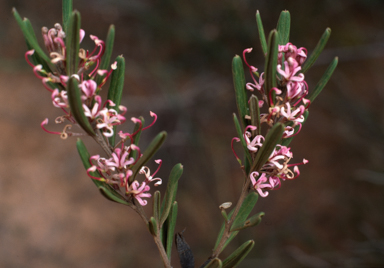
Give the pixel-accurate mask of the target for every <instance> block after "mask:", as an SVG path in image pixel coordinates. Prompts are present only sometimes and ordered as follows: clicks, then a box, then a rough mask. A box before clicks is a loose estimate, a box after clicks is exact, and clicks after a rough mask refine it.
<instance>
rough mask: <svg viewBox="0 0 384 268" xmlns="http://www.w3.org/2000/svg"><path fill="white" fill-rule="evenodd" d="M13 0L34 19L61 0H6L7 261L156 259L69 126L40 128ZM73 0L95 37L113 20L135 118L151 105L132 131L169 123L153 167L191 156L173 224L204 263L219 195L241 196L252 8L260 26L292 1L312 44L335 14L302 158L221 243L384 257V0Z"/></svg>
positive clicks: (41, 106) (305, 259) (262, 251)
mask: <svg viewBox="0 0 384 268" xmlns="http://www.w3.org/2000/svg"><path fill="white" fill-rule="evenodd" d="M12 7H16V8H17V10H18V11H19V13H20V14H21V16H23V17H24V16H25V17H28V18H29V19H30V20H31V21H32V23H33V25H34V27H35V31H36V33H39V32H40V29H41V27H42V26H49V27H52V26H53V24H54V23H55V22H61V1H48V0H36V1H31V0H17V1H7V0H0V81H1V83H0V98H1V106H0V128H1V139H0V156H1V161H0V167H1V169H0V170H1V171H0V178H1V179H0V267H93V268H99V267H100V268H102V267H161V264H160V258H159V256H158V253H157V250H156V247H155V245H154V243H153V241H152V239H151V236H150V235H149V234H148V231H147V230H146V228H145V226H143V224H142V222H141V220H140V219H139V217H138V216H137V215H136V214H135V213H134V212H133V211H130V210H129V209H128V208H126V207H124V206H122V205H118V204H114V203H111V202H109V201H107V200H105V199H104V198H103V197H102V196H101V195H100V194H99V193H98V191H97V189H96V188H95V187H94V185H93V183H92V182H91V181H90V179H89V178H88V177H87V175H86V173H85V170H84V169H83V167H82V164H81V163H80V160H79V157H78V155H77V152H76V149H75V139H68V140H65V141H62V140H60V138H59V137H57V136H54V135H49V134H46V133H45V132H43V131H42V130H41V129H40V126H39V124H40V122H41V121H42V120H43V119H44V118H46V117H48V118H49V119H50V120H51V122H53V119H54V118H55V117H56V116H57V115H59V113H58V111H57V109H56V108H54V107H53V106H52V105H51V102H50V95H49V93H48V92H47V91H46V90H45V89H44V88H43V86H42V84H41V82H40V81H39V80H38V79H37V78H35V77H34V75H33V73H32V70H31V69H30V68H29V66H28V65H27V64H26V63H25V61H24V57H23V56H24V52H25V50H26V46H25V42H24V40H23V37H22V34H21V31H20V30H19V28H18V26H17V24H16V22H15V20H14V19H13V17H12V15H11V8H12ZM74 7H75V8H76V9H78V10H79V11H80V12H81V15H82V28H83V29H84V30H85V31H86V33H87V34H94V35H97V36H98V37H100V38H102V39H104V38H105V35H106V32H107V29H108V27H109V24H111V23H113V24H115V26H116V33H117V35H116V41H115V49H114V51H115V54H114V57H115V56H117V55H120V54H123V55H124V56H125V58H126V62H127V67H126V83H125V85H126V86H125V92H124V93H125V95H124V99H123V101H122V104H124V105H126V106H127V108H128V113H129V116H128V117H130V116H136V117H137V116H139V115H144V116H145V117H146V119H147V121H149V120H150V118H149V110H152V111H154V112H156V113H157V114H158V116H159V120H158V122H157V123H156V125H155V126H154V127H153V128H151V129H150V130H148V131H147V133H145V135H143V139H142V143H141V145H142V146H143V145H145V144H148V142H149V141H150V139H151V137H153V136H154V135H155V134H156V133H157V132H159V131H160V130H166V131H167V132H168V134H169V137H168V139H167V141H166V143H165V145H164V146H163V148H162V149H161V150H160V152H159V153H158V154H157V157H159V158H162V159H163V161H164V162H163V163H164V165H163V167H162V169H161V171H160V173H159V175H160V176H161V177H162V178H164V179H166V178H167V176H168V174H169V171H170V169H171V167H172V166H173V165H174V164H176V163H178V162H181V163H183V164H184V167H185V171H184V175H183V177H182V180H181V181H180V183H179V187H180V190H179V193H178V198H177V199H178V201H179V216H178V225H177V231H182V230H183V229H186V231H185V232H184V235H185V238H186V240H187V241H188V243H189V244H190V246H191V248H192V250H193V252H194V254H195V257H196V263H197V265H201V263H202V262H203V261H204V260H205V259H206V258H207V257H208V256H209V254H210V252H211V248H212V247H213V245H214V242H215V239H216V234H217V230H218V228H219V227H220V224H221V216H220V213H219V210H218V206H219V205H220V204H221V203H223V202H226V201H232V202H235V201H236V198H237V196H238V194H239V187H240V183H241V182H240V181H241V172H240V170H239V168H238V164H237V162H236V160H235V158H234V157H233V155H232V152H231V149H230V141H231V138H232V137H233V136H235V135H236V133H235V128H234V126H233V123H232V119H231V115H232V113H233V112H235V111H236V106H235V100H234V93H233V88H232V78H231V60H232V57H233V56H234V55H235V54H240V53H242V50H243V49H244V48H248V47H254V52H253V54H252V55H251V56H250V57H249V61H250V62H252V63H253V65H255V66H256V67H260V68H261V69H262V68H263V67H262V66H263V56H262V54H261V50H260V45H259V41H258V34H257V29H256V22H255V12H256V10H257V9H258V10H260V13H261V17H262V19H263V23H264V27H265V29H266V31H269V30H271V29H272V28H274V27H275V25H276V22H277V19H278V16H279V14H280V11H281V10H283V9H288V10H289V11H290V13H291V16H292V28H291V41H292V42H293V43H294V44H295V45H297V46H305V47H307V48H308V50H309V52H311V51H312V49H313V48H314V46H315V45H316V43H317V40H318V39H319V37H320V36H321V34H322V33H323V31H324V30H325V28H326V27H330V28H331V29H332V36H331V38H330V40H329V43H328V45H327V48H326V50H325V51H324V53H323V55H322V56H321V58H320V59H319V60H318V63H317V65H316V66H314V67H313V68H312V69H311V70H310V71H309V72H308V73H307V74H306V79H307V81H308V84H309V86H310V89H311V88H312V89H313V88H314V86H315V84H316V83H317V81H318V79H319V78H320V76H321V75H322V73H323V72H324V70H325V69H326V67H327V65H328V63H329V62H330V61H331V59H332V58H333V57H334V56H336V55H338V56H339V60H340V61H339V66H338V68H337V70H336V72H335V74H334V77H333V79H332V80H331V81H330V82H329V84H328V85H327V87H326V88H325V90H324V91H323V93H322V94H321V95H320V96H319V97H318V99H316V101H315V102H314V103H313V105H312V106H311V109H310V117H309V120H308V121H307V123H306V124H305V125H304V128H303V130H302V132H301V133H300V135H299V136H298V137H297V138H296V139H295V140H294V142H293V143H292V144H291V146H292V147H293V152H294V156H295V158H294V160H296V161H299V160H301V159H302V158H303V157H305V158H307V159H309V161H310V162H309V164H308V165H306V166H304V167H302V168H301V171H302V174H301V176H300V177H299V178H298V179H296V180H294V181H289V182H285V183H283V185H282V187H281V189H280V190H277V191H274V192H271V193H270V195H269V196H268V197H267V198H264V199H263V198H260V200H259V202H258V204H257V206H256V210H255V211H264V212H266V216H265V217H264V218H263V222H262V223H261V224H260V225H259V226H258V227H256V228H253V229H250V230H246V231H243V232H242V233H240V235H238V237H237V239H235V240H234V241H233V242H232V243H231V244H230V246H228V248H227V250H226V251H225V252H224V253H223V257H224V256H227V255H228V254H229V253H230V252H232V251H233V250H234V249H235V248H236V247H237V246H239V245H241V244H242V243H243V242H244V241H246V240H247V239H254V240H255V241H256V244H255V247H254V249H253V250H252V252H251V253H250V255H249V256H248V257H247V259H246V261H244V262H243V263H242V265H241V266H240V267H314V268H317V267H319V268H321V267H384V256H383V251H384V239H383V235H384V225H383V223H384V214H383V202H384V195H383V187H384V168H383V163H384V146H383V145H384V143H383V141H384V129H383V124H384V117H383V115H384V111H383V103H384V86H383V85H384V76H383V75H382V74H383V71H384V64H383V60H384V2H383V1H380V0H356V1H347V0H344V1H343V0H341V1H332V0H318V1H312V0H297V1H282V0H273V1H268V0H259V1H251V0H236V1H235V0H193V1H191V0H182V1H180V0H178V1H177V0H158V1H155V0H146V1H143V0H129V1H127V0H110V1H102V0H93V1H85V0H78V1H74ZM87 45H88V48H91V42H90V41H89V39H87V41H85V43H84V46H85V47H86V46H87ZM52 126H53V125H52ZM86 142H87V145H88V146H89V149H90V151H91V152H92V153H94V154H96V153H99V152H100V151H99V150H98V148H97V147H95V146H93V144H92V141H91V140H86ZM151 167H152V168H154V167H155V165H152V166H151ZM161 189H164V188H161ZM148 209H150V206H148ZM174 253H175V252H174ZM174 257H175V258H174V260H173V265H174V267H179V265H178V262H177V258H176V256H174Z"/></svg>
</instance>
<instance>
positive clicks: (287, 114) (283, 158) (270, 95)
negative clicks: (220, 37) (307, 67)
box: [233, 43, 310, 197]
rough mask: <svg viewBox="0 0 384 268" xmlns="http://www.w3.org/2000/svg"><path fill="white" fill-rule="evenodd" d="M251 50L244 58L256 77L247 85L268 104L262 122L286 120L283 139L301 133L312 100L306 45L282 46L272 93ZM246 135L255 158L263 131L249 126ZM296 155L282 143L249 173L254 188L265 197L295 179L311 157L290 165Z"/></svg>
mask: <svg viewBox="0 0 384 268" xmlns="http://www.w3.org/2000/svg"><path fill="white" fill-rule="evenodd" d="M251 51H252V48H248V49H245V50H244V51H243V58H244V61H245V63H246V65H247V66H248V68H249V71H250V74H251V77H252V80H253V83H247V84H246V88H247V89H248V90H250V91H254V90H255V89H256V90H257V91H258V92H259V93H260V95H261V96H262V99H261V100H260V101H259V103H258V104H259V107H260V108H262V107H265V106H267V108H266V110H267V112H266V113H262V114H260V124H263V123H264V124H266V125H267V126H268V128H271V127H272V126H273V125H274V124H275V123H277V122H280V123H283V124H284V126H285V129H284V133H283V139H286V138H290V137H293V136H295V135H297V134H298V133H299V132H300V130H301V126H302V123H303V122H304V113H305V111H306V110H307V109H308V107H309V105H310V101H309V100H308V99H306V98H305V97H306V96H307V95H308V84H307V83H306V82H305V80H304V74H303V73H301V72H300V70H301V66H302V64H303V63H304V61H305V60H306V58H307V50H306V49H305V48H302V47H301V48H297V47H296V46H294V45H292V44H291V43H287V44H286V45H284V46H279V47H278V64H277V70H276V71H277V77H276V79H277V84H278V86H277V87H273V88H271V89H270V90H269V92H266V89H265V88H264V73H261V74H260V75H259V74H258V72H257V68H255V67H254V66H251V65H250V64H248V62H247V60H246V57H245V56H246V53H250V52H251ZM247 119H248V118H247ZM243 136H244V140H245V142H246V144H247V148H248V151H249V152H250V154H251V156H252V158H253V159H254V158H255V156H256V153H257V152H258V150H259V149H260V148H261V147H262V146H263V142H264V140H265V138H264V136H263V135H262V134H261V130H260V129H258V130H257V127H256V126H253V125H248V126H247V127H246V128H245V131H244V134H243ZM233 141H239V139H238V138H235V139H234V140H233ZM292 157H293V154H292V152H291V149H290V148H289V147H286V146H283V145H281V144H278V145H277V146H276V148H275V149H274V151H273V152H272V154H271V155H270V156H269V159H268V161H267V162H266V163H265V164H264V165H263V166H262V168H261V169H260V170H259V171H253V172H251V173H250V174H249V177H250V180H251V182H252V185H253V187H254V189H255V190H257V191H258V193H259V194H260V195H261V196H263V197H265V196H267V195H268V192H267V191H265V190H273V189H278V188H280V186H281V180H283V181H284V180H287V179H288V180H291V179H295V178H297V177H298V176H299V175H300V171H299V168H298V165H302V164H306V163H307V162H308V160H306V159H303V161H302V162H300V163H296V164H289V161H290V160H291V158H292ZM292 168H293V170H291V169H292Z"/></svg>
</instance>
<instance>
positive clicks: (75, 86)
mask: <svg viewBox="0 0 384 268" xmlns="http://www.w3.org/2000/svg"><path fill="white" fill-rule="evenodd" d="M67 93H68V103H69V107H70V108H71V113H72V115H73V117H74V118H75V119H76V122H77V123H78V124H79V125H80V126H81V127H82V128H83V129H84V130H85V132H87V133H88V134H89V135H90V136H95V135H96V134H95V132H94V131H93V129H92V126H91V124H90V123H89V121H88V119H87V117H86V116H85V114H84V109H83V106H82V105H83V104H82V101H81V95H80V89H79V82H78V81H77V80H76V78H75V77H71V78H69V80H68V84H67Z"/></svg>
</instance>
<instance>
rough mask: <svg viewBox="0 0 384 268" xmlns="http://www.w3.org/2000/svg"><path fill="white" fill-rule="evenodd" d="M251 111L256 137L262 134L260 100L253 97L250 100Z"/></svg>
mask: <svg viewBox="0 0 384 268" xmlns="http://www.w3.org/2000/svg"><path fill="white" fill-rule="evenodd" d="M249 111H250V115H251V125H252V126H255V127H256V130H255V133H254V134H255V135H259V134H260V133H261V124H260V108H259V99H258V98H257V97H256V96H255V95H252V96H251V98H250V99H249Z"/></svg>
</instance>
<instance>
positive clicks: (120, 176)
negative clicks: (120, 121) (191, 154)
mask: <svg viewBox="0 0 384 268" xmlns="http://www.w3.org/2000/svg"><path fill="white" fill-rule="evenodd" d="M151 116H152V117H154V120H153V122H152V123H151V124H150V125H149V126H147V127H144V128H143V127H142V123H141V120H140V119H138V118H134V117H133V118H132V119H131V120H132V122H134V123H138V124H139V128H138V130H136V131H135V132H134V133H132V134H130V133H124V132H123V131H120V132H119V133H118V134H119V137H120V141H119V143H117V145H116V147H115V148H114V150H113V152H112V154H111V156H110V157H109V158H108V159H106V158H103V157H100V155H94V156H91V157H90V159H89V161H90V164H91V167H90V168H89V169H88V170H87V174H88V176H89V177H91V178H92V179H94V180H98V181H102V182H106V183H108V184H109V185H111V186H112V187H113V188H114V190H116V191H118V192H121V190H120V188H123V189H124V192H123V193H122V194H123V195H125V196H127V197H128V198H129V197H134V198H136V199H137V201H138V202H139V203H140V204H141V205H142V206H145V205H146V204H147V201H146V200H143V198H149V197H151V194H149V193H148V191H149V190H150V186H149V183H150V182H155V183H154V185H155V186H158V185H161V183H162V180H161V179H160V178H154V176H155V175H156V173H157V172H158V171H159V169H160V167H161V163H162V160H160V159H157V160H155V162H156V163H157V164H158V165H159V166H158V168H157V170H156V171H155V172H154V173H153V174H152V175H151V172H150V170H149V168H148V167H147V166H143V167H142V168H141V169H140V172H139V173H140V174H144V175H145V180H144V181H143V182H141V183H139V182H138V181H137V180H134V181H132V180H133V179H134V178H133V176H132V175H133V172H132V167H133V166H134V165H135V164H136V163H137V162H138V160H139V159H140V157H141V156H142V155H141V152H140V148H139V147H138V146H136V145H135V144H134V140H135V136H136V135H137V134H138V133H139V132H140V131H143V130H145V129H148V128H149V127H151V126H152V125H153V124H154V123H155V122H156V119H157V116H156V114H155V113H153V112H151ZM126 141H129V142H130V145H128V146H126V145H125V142H126ZM134 152H136V153H134ZM133 155H137V156H136V159H135V158H134V157H133ZM95 171H97V172H98V173H97V174H98V175H100V177H97V176H94V175H92V174H91V173H92V172H95Z"/></svg>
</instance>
